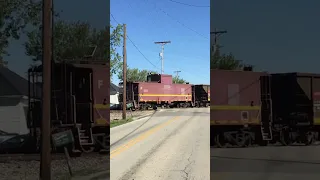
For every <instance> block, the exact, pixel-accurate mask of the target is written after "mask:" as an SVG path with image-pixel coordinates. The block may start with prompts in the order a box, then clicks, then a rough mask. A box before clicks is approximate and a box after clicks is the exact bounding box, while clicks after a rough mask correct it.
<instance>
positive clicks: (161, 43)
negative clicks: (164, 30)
mask: <svg viewBox="0 0 320 180" xmlns="http://www.w3.org/2000/svg"><path fill="white" fill-rule="evenodd" d="M154 43H155V44H160V45H161V53H160V58H161V74H164V69H163V62H164V54H163V53H164V45H166V44H169V43H171V41H160V42H154Z"/></svg>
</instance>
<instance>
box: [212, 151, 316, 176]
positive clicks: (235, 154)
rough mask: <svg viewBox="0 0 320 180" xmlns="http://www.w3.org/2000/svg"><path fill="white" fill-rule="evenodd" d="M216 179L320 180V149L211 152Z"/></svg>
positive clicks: (213, 172)
mask: <svg viewBox="0 0 320 180" xmlns="http://www.w3.org/2000/svg"><path fill="white" fill-rule="evenodd" d="M210 156H211V165H210V169H211V170H210V171H211V178H210V179H214V180H235V179H239V180H240V179H245V180H319V179H320V146H291V147H283V146H282V147H279V146H276V147H254V148H241V149H240V148H239V149H238V148H232V149H231V148H229V149H216V148H215V149H211V153H210Z"/></svg>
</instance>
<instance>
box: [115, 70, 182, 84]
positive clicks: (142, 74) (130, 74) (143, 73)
mask: <svg viewBox="0 0 320 180" xmlns="http://www.w3.org/2000/svg"><path fill="white" fill-rule="evenodd" d="M149 73H152V74H157V72H156V71H149V70H145V69H144V70H139V69H138V68H127V81H129V82H132V81H136V82H145V81H147V76H148V74H149ZM122 77H123V71H122V70H121V71H119V73H118V79H120V80H123V78H122ZM172 82H173V83H176V84H183V83H186V81H185V80H184V79H181V78H179V77H178V76H174V77H172Z"/></svg>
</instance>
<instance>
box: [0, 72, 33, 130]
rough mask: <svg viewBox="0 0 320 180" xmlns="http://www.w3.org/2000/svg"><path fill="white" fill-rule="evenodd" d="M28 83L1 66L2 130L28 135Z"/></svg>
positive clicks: (0, 122) (0, 99) (0, 102)
mask: <svg viewBox="0 0 320 180" xmlns="http://www.w3.org/2000/svg"><path fill="white" fill-rule="evenodd" d="M28 84H29V83H28V81H27V80H26V79H25V78H23V77H21V76H19V75H18V74H16V73H15V72H13V71H11V70H10V69H8V68H6V67H4V66H0V130H1V131H2V132H6V133H17V134H28V133H29V132H30V131H29V128H28V126H27V114H28V88H29V86H28Z"/></svg>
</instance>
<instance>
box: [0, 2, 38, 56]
mask: <svg viewBox="0 0 320 180" xmlns="http://www.w3.org/2000/svg"><path fill="white" fill-rule="evenodd" d="M39 10H40V12H41V1H38V2H33V1H30V0H4V1H0V62H2V61H3V56H8V55H10V54H8V52H7V51H6V49H7V48H8V46H9V41H10V40H12V39H15V40H18V39H19V38H20V36H21V34H22V33H24V30H25V28H26V27H27V25H28V24H31V25H35V24H36V23H37V21H38V19H39V17H40V16H39V15H38V14H39V13H38V12H39Z"/></svg>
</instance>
